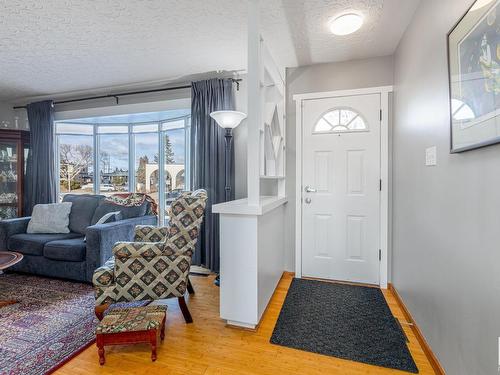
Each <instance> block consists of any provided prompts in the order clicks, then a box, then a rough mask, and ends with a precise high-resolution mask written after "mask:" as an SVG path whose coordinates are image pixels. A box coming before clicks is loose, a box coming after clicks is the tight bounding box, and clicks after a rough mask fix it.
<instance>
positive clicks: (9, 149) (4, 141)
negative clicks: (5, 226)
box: [0, 129, 29, 220]
mask: <svg viewBox="0 0 500 375" xmlns="http://www.w3.org/2000/svg"><path fill="white" fill-rule="evenodd" d="M28 151H29V132H27V131H24V130H10V129H1V130H0V220H4V219H12V218H15V217H21V216H23V192H24V180H25V175H26V159H27V155H28Z"/></svg>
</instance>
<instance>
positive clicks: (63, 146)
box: [56, 110, 190, 222]
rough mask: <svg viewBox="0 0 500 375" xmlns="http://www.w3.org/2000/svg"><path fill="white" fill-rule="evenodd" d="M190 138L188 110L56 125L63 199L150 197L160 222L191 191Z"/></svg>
mask: <svg viewBox="0 0 500 375" xmlns="http://www.w3.org/2000/svg"><path fill="white" fill-rule="evenodd" d="M174 116H175V117H174ZM161 117H163V118H164V119H163V120H153V119H157V118H161ZM114 119H116V120H117V122H116V123H113V120H114ZM118 120H120V122H118ZM123 120H128V121H135V122H130V123H128V124H124V123H123V122H121V121H123ZM145 120H147V121H145ZM189 134H190V115H189V110H181V111H165V112H158V113H149V114H136V115H126V116H110V117H102V118H92V119H83V120H78V121H76V120H74V121H73V122H65V121H61V122H57V123H56V141H57V149H58V151H57V155H56V156H57V160H58V170H59V171H58V172H59V173H58V176H59V181H58V187H59V194H60V197H61V199H62V197H63V196H64V194H67V193H82V194H84V193H95V192H99V193H100V194H104V195H111V194H114V193H116V192H127V191H134V192H139V193H146V194H149V195H151V196H152V197H153V199H154V200H155V201H156V202H157V204H158V206H159V208H160V209H159V210H160V222H162V221H163V220H162V218H164V217H165V213H166V210H167V207H168V205H169V204H170V202H171V201H172V200H173V199H174V198H175V197H176V196H178V195H179V194H180V192H182V191H183V190H187V189H189V181H188V180H187V179H186V176H189V144H190V143H189ZM160 165H163V168H160ZM94 171H98V174H97V177H96V176H95V174H94ZM161 181H164V183H161Z"/></svg>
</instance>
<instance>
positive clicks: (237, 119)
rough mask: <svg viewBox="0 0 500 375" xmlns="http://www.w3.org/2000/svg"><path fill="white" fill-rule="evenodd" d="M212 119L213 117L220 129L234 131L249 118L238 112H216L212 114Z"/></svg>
mask: <svg viewBox="0 0 500 375" xmlns="http://www.w3.org/2000/svg"><path fill="white" fill-rule="evenodd" d="M210 117H212V118H213V119H214V120H215V121H216V122H217V124H219V126H220V127H222V128H224V129H234V128H235V127H237V126H238V125H239V124H240V123H241V121H243V120H244V119H245V118H246V117H247V115H246V114H245V113H243V112H238V111H215V112H212V113H210Z"/></svg>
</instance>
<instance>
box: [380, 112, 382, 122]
mask: <svg viewBox="0 0 500 375" xmlns="http://www.w3.org/2000/svg"><path fill="white" fill-rule="evenodd" d="M380 122H382V110H380Z"/></svg>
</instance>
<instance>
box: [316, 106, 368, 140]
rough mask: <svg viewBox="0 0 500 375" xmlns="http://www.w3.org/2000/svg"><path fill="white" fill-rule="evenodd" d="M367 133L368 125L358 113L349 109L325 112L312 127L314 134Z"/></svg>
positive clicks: (335, 109)
mask: <svg viewBox="0 0 500 375" xmlns="http://www.w3.org/2000/svg"><path fill="white" fill-rule="evenodd" d="M363 131H368V125H367V124H366V121H365V120H364V118H363V117H362V116H361V114H359V113H358V112H356V111H354V110H353V109H351V108H334V109H331V110H329V111H328V112H326V113H325V114H324V115H323V116H321V118H320V119H319V120H318V121H317V122H316V124H315V125H314V129H313V133H314V134H324V133H349V132H363Z"/></svg>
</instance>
